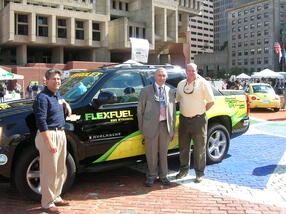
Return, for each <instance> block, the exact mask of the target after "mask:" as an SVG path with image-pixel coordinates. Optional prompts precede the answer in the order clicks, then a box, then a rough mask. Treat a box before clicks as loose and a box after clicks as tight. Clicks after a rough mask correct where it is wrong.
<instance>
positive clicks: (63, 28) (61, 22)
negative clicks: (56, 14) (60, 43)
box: [57, 19, 67, 38]
mask: <svg viewBox="0 0 286 214" xmlns="http://www.w3.org/2000/svg"><path fill="white" fill-rule="evenodd" d="M57 37H58V38H67V21H66V20H65V19H58V20H57Z"/></svg>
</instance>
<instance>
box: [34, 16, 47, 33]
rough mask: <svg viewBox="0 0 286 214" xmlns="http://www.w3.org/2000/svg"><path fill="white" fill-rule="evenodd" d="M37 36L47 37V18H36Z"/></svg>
mask: <svg viewBox="0 0 286 214" xmlns="http://www.w3.org/2000/svg"><path fill="white" fill-rule="evenodd" d="M36 27H37V28H36V29H37V36H43V37H48V36H49V27H48V17H44V16H37V26H36Z"/></svg>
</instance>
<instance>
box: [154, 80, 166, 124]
mask: <svg viewBox="0 0 286 214" xmlns="http://www.w3.org/2000/svg"><path fill="white" fill-rule="evenodd" d="M155 86H156V91H157V94H158V97H159V100H160V117H159V121H164V120H167V116H166V109H167V105H166V94H165V85H162V86H159V85H158V84H157V83H156V82H155ZM160 88H161V91H160ZM160 96H161V97H160Z"/></svg>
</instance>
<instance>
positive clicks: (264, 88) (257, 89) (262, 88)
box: [252, 85, 275, 94]
mask: <svg viewBox="0 0 286 214" xmlns="http://www.w3.org/2000/svg"><path fill="white" fill-rule="evenodd" d="M252 88H253V92H254V93H265V94H268V93H269V94H275V92H274V90H273V88H272V87H271V86H269V85H253V86H252Z"/></svg>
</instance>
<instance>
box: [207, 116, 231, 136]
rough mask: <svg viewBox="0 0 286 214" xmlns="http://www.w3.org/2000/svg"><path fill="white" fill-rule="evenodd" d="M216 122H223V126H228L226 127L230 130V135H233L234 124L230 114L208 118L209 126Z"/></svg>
mask: <svg viewBox="0 0 286 214" xmlns="http://www.w3.org/2000/svg"><path fill="white" fill-rule="evenodd" d="M214 123H218V124H221V125H223V126H225V127H226V129H227V130H228V132H229V135H231V133H232V126H231V119H230V117H229V116H226V115H222V116H216V117H212V118H210V119H209V120H208V128H209V127H210V126H211V125H212V124H214Z"/></svg>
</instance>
